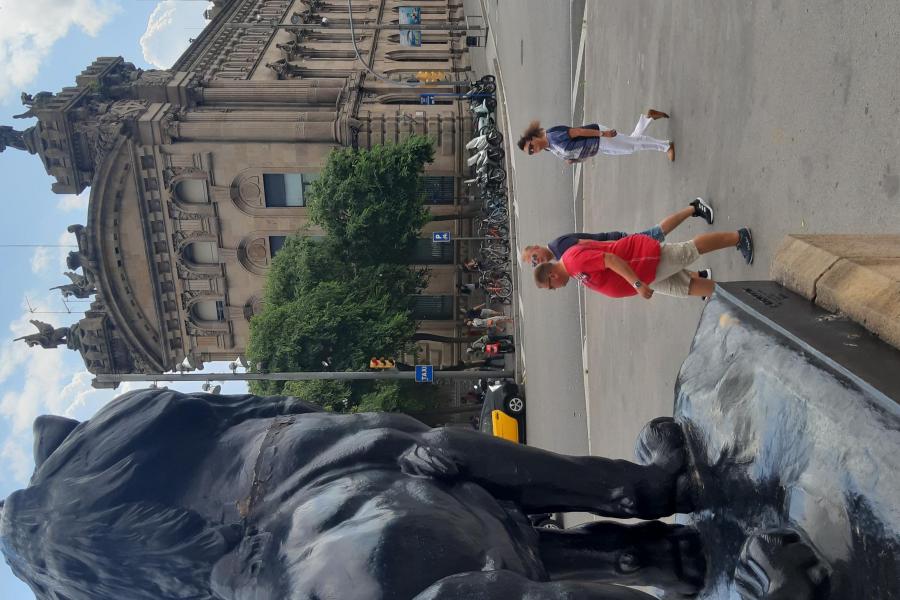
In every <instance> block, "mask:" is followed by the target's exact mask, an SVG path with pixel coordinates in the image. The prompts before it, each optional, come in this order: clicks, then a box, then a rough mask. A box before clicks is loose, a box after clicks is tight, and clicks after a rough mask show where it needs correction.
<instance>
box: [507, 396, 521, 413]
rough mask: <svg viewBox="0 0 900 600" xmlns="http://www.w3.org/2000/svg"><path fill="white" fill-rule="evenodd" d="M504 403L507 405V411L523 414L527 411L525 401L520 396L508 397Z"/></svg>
mask: <svg viewBox="0 0 900 600" xmlns="http://www.w3.org/2000/svg"><path fill="white" fill-rule="evenodd" d="M503 404H504V405H505V406H506V410H507V412H509V413H510V414H512V415H521V414H522V413H523V412H525V401H524V400H522V399H521V398H520V397H518V396H513V397H512V398H507V399H506V401H505V402H504V403H503Z"/></svg>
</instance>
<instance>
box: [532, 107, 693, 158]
mask: <svg viewBox="0 0 900 600" xmlns="http://www.w3.org/2000/svg"><path fill="white" fill-rule="evenodd" d="M668 118H669V115H667V114H666V113H664V112H662V111H659V110H655V109H652V108H651V109H650V110H648V111H647V112H646V114H643V115H641V116H640V118H638V122H637V125H635V126H634V131H632V132H631V135H622V134H620V133H618V132H617V131H616V130H615V129H610V128H608V127H606V126H605V125H600V124H597V123H593V124H591V125H584V126H582V127H569V126H568V125H557V126H555V127H551V128H550V129H547V130H544V129H543V128H542V127H541V123H540V121H532V122H531V123H530V124H529V125H528V128H527V129H525V132H524V133H523V134H522V137H521V138H519V142H518V146H519V149H520V150H523V151H524V152H527V153H528V155H529V156H531V155H534V154H537V153H538V152H542V151H544V150H549V151H550V152H551V153H552V154H553V155H554V156H556V157H557V158H559V159H562V160H565V161H566V162H567V163H569V164H570V165H571V164H575V163H579V162H583V161H585V160H586V159H588V158H591V157H592V156H596V155H597V154H603V155H606V156H627V155H629V154H634V153H635V152H641V151H643V150H655V151H657V152H665V153H666V155H667V156H668V157H669V160H670V161H674V160H675V144H674V143H673V142H672V141H670V140H658V139H656V138H653V137H650V136H649V135H645V132H646V131H647V127H648V126H649V125H650V123H652V122H653V121H656V120H657V119H668Z"/></svg>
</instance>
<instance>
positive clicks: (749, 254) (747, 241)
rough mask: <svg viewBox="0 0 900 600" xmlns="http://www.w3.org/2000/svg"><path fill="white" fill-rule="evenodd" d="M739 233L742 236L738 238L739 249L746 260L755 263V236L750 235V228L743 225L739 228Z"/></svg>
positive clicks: (750, 263) (748, 262)
mask: <svg viewBox="0 0 900 600" xmlns="http://www.w3.org/2000/svg"><path fill="white" fill-rule="evenodd" d="M738 235H739V236H740V238H739V239H738V243H737V249H738V250H740V251H741V256H743V257H744V260H745V261H746V262H747V264H748V265H752V264H753V236H751V235H750V230H749V229H748V228H746V227H741V228H740V229H738Z"/></svg>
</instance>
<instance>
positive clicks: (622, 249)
mask: <svg viewBox="0 0 900 600" xmlns="http://www.w3.org/2000/svg"><path fill="white" fill-rule="evenodd" d="M607 253H609V254H615V255H616V256H618V257H619V258H621V259H622V260H624V261H625V262H627V263H628V265H629V266H630V267H631V268H632V270H634V272H635V273H637V276H638V278H639V279H640V280H641V281H643V282H644V283H645V284H649V283H652V282H653V280H654V279H655V278H656V267H657V266H658V265H659V242H657V241H656V240H654V239H653V238H652V237H649V236H646V235H641V234H635V235H629V236H626V237H623V238H622V239H619V240H616V241H614V242H584V243H579V244H575V245H574V246H572V247H571V248H569V249H568V250H566V252H565V253H564V254H563V255H562V259H561V260H562V263H563V265H565V267H566V271H568V272H569V275H571V276H572V277H574V278H575V279H577V280H578V281H580V282H581V283H583V284H584V285H585V287H588V288H590V289H592V290H594V291H595V292H600V293H601V294H603V295H604V296H610V297H612V298H624V297H625V296H634V295H635V294H637V290H635V289H634V286H633V285H632V284H633V283H634V282H632V281H625V279H623V278H622V277H621V276H619V274H618V273H616V272H615V271H613V270H611V269H608V268H607V267H606V259H605V255H606V254H607Z"/></svg>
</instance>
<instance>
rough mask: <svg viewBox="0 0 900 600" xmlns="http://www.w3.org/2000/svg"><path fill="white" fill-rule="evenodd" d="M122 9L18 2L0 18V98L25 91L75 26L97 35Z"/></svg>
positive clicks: (63, 1) (105, 0) (104, 0)
mask: <svg viewBox="0 0 900 600" xmlns="http://www.w3.org/2000/svg"><path fill="white" fill-rule="evenodd" d="M118 10H119V6H118V4H117V3H116V2H114V1H113V0H16V1H13V2H4V3H3V11H2V12H3V15H2V19H0V96H5V95H7V94H9V93H10V92H12V91H17V90H21V89H24V88H26V87H27V86H28V84H30V83H31V82H32V81H33V80H34V77H35V76H36V75H37V72H38V69H40V66H41V63H42V62H43V61H44V59H45V58H46V57H47V55H48V54H49V53H50V50H51V48H52V47H53V45H54V44H55V43H56V42H57V41H58V40H59V39H61V38H63V37H64V36H65V35H66V34H68V32H69V30H70V29H71V28H72V27H77V28H78V29H81V30H82V31H83V32H84V33H86V34H87V35H90V36H95V35H97V33H99V31H100V29H101V28H102V27H103V26H104V25H105V24H106V23H107V22H108V21H109V19H110V17H111V16H112V15H113V14H115V13H116V12H117V11H118Z"/></svg>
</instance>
